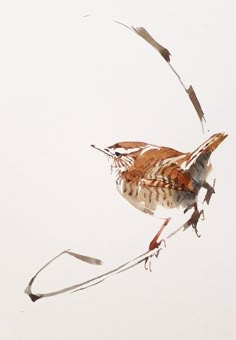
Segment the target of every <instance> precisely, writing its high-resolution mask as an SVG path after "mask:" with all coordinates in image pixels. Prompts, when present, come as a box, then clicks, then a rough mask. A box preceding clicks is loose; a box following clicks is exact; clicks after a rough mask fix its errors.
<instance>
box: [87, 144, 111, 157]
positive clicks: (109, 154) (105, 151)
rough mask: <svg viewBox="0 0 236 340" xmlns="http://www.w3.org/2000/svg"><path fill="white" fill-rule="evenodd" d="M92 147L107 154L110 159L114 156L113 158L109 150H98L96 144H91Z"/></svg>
mask: <svg viewBox="0 0 236 340" xmlns="http://www.w3.org/2000/svg"><path fill="white" fill-rule="evenodd" d="M91 146H92V147H93V148H94V149H96V150H98V151H101V152H103V153H105V155H106V156H109V157H112V156H113V155H112V153H111V151H109V150H108V149H101V148H98V147H97V146H96V145H94V144H91Z"/></svg>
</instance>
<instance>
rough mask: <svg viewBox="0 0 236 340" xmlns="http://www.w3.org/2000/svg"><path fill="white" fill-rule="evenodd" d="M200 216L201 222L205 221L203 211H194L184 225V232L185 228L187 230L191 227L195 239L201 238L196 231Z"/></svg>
mask: <svg viewBox="0 0 236 340" xmlns="http://www.w3.org/2000/svg"><path fill="white" fill-rule="evenodd" d="M201 216H202V220H204V219H205V216H204V210H200V211H199V210H195V211H194V212H193V214H192V216H191V217H190V219H189V220H188V221H187V222H186V223H185V224H184V230H186V229H187V228H189V227H190V226H192V227H193V230H194V231H195V233H196V235H197V237H201V235H200V234H199V233H198V229H197V224H198V221H199V218H200V217H201Z"/></svg>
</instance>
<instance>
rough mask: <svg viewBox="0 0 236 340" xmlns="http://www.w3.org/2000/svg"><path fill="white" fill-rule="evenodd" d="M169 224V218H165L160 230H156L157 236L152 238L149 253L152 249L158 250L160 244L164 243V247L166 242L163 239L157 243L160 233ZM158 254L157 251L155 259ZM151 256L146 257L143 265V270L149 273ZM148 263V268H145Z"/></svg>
mask: <svg viewBox="0 0 236 340" xmlns="http://www.w3.org/2000/svg"><path fill="white" fill-rule="evenodd" d="M169 222H170V218H166V219H165V221H164V223H163V224H162V226H161V228H160V229H159V230H158V232H157V234H156V235H155V237H154V238H153V240H152V241H151V242H150V244H149V251H151V250H154V249H159V247H160V245H161V244H162V243H164V246H165V247H166V241H165V240H164V239H162V240H160V241H158V239H159V237H160V236H161V233H162V232H163V230H164V229H165V227H166V226H167V224H168V223H169ZM158 254H159V252H158V251H157V252H156V253H155V254H153V255H155V256H156V257H157V256H158ZM153 255H151V256H150V257H147V258H146V260H145V263H144V268H145V269H146V270H148V269H149V271H150V272H151V271H152V268H151V257H152V256H153ZM147 263H148V266H147Z"/></svg>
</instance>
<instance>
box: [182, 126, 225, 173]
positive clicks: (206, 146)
mask: <svg viewBox="0 0 236 340" xmlns="http://www.w3.org/2000/svg"><path fill="white" fill-rule="evenodd" d="M227 136H228V135H227V134H226V133H224V132H222V133H215V134H214V135H212V136H211V137H210V138H208V139H207V140H206V141H205V142H204V143H202V144H201V145H200V146H199V147H198V148H197V149H196V150H194V151H193V152H191V153H190V155H189V156H188V159H187V160H186V165H185V166H186V169H189V168H190V167H191V166H192V165H193V164H194V163H196V161H197V160H199V157H200V158H202V157H204V158H208V159H209V157H210V155H211V153H212V152H213V151H214V150H215V149H216V148H217V147H218V146H219V145H220V144H221V143H222V142H223V140H224V139H225V138H226V137H227Z"/></svg>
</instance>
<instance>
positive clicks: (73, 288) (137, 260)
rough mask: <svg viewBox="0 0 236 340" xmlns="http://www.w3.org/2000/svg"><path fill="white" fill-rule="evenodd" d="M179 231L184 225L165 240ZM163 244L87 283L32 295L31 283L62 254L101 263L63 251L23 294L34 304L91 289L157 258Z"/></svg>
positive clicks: (183, 228) (46, 265)
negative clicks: (53, 297)
mask: <svg viewBox="0 0 236 340" xmlns="http://www.w3.org/2000/svg"><path fill="white" fill-rule="evenodd" d="M181 230H185V225H182V226H181V227H179V228H178V229H177V230H176V231H175V232H173V233H171V234H169V235H168V236H167V237H166V238H167V239H170V238H171V237H172V236H174V235H176V234H177V233H178V232H179V231H181ZM162 244H163V243H162V242H160V243H159V247H158V248H156V249H154V250H151V251H147V252H145V253H144V254H141V255H139V256H137V257H135V258H134V259H132V260H129V261H127V262H125V263H123V264H122V265H120V266H118V267H116V268H114V269H112V270H110V271H108V272H106V273H104V274H101V275H98V276H96V277H93V278H92V279H89V280H87V281H84V282H81V283H77V284H74V285H71V286H68V287H65V288H63V289H59V290H56V291H52V292H49V293H33V292H32V286H33V283H34V281H35V279H36V278H37V276H38V275H39V274H40V273H41V272H42V271H43V270H44V269H45V268H46V267H48V266H49V265H50V264H51V263H52V262H53V261H55V260H56V259H58V258H59V257H60V256H62V255H64V254H68V255H71V256H73V257H76V258H77V259H79V260H81V261H85V262H87V263H89V264H101V263H102V261H100V260H98V259H95V258H91V257H88V256H84V255H80V254H77V253H74V252H71V251H70V250H65V251H62V252H61V253H60V254H58V255H57V256H55V257H54V258H52V259H51V260H50V261H48V262H47V263H46V264H45V265H44V266H42V267H41V268H40V269H39V270H38V271H37V273H36V274H35V275H34V276H33V277H32V278H31V280H30V281H29V283H28V285H27V287H26V289H25V293H26V294H27V295H28V296H29V297H30V299H31V300H32V301H33V302H35V301H37V300H39V299H42V298H46V297H51V296H55V295H60V294H64V293H67V292H72V293H74V292H77V291H79V290H84V289H87V288H89V287H92V286H95V285H97V284H99V283H101V282H103V281H105V280H107V279H108V278H110V277H112V276H114V275H116V274H120V273H122V272H124V271H126V270H129V269H131V268H134V267H136V266H137V265H139V264H140V263H142V262H145V263H146V262H147V261H148V260H150V259H151V258H152V257H154V256H155V257H156V258H157V257H158V255H159V253H160V251H161V250H163V249H164V248H165V243H164V245H162ZM85 259H87V260H85Z"/></svg>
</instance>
